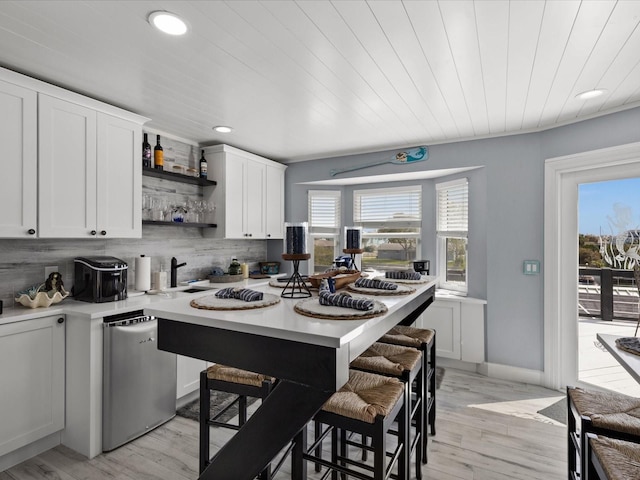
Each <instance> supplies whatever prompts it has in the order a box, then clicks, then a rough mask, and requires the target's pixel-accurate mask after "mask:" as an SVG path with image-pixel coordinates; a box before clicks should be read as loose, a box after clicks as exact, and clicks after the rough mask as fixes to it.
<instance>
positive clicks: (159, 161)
mask: <svg viewBox="0 0 640 480" xmlns="http://www.w3.org/2000/svg"><path fill="white" fill-rule="evenodd" d="M153 165H154V167H155V168H156V170H164V151H163V150H162V146H161V145H160V135H156V146H155V147H153Z"/></svg>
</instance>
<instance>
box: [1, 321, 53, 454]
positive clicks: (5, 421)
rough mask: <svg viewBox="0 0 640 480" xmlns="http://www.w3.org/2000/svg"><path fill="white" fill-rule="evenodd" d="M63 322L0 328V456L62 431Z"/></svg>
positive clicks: (32, 323)
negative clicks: (0, 391)
mask: <svg viewBox="0 0 640 480" xmlns="http://www.w3.org/2000/svg"><path fill="white" fill-rule="evenodd" d="M64 322H65V318H64V315H55V316H50V317H44V318H38V319H34V320H25V321H21V322H15V323H8V324H4V325H0V385H1V386H2V387H0V388H1V389H2V394H0V456H2V455H5V454H7V453H9V452H12V451H14V450H16V449H18V448H20V447H23V446H25V445H27V444H29V443H32V442H35V441H36V440H39V439H41V438H44V437H46V436H47V435H50V434H52V433H55V432H58V431H60V430H62V429H63V428H64V425H65V422H64V420H65V419H64V395H65V350H64V347H65V323H64Z"/></svg>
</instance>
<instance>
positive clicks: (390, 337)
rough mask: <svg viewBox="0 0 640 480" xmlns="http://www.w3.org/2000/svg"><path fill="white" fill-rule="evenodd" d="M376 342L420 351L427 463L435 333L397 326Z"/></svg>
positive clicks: (432, 421)
mask: <svg viewBox="0 0 640 480" xmlns="http://www.w3.org/2000/svg"><path fill="white" fill-rule="evenodd" d="M378 341H379V342H383V343H390V344H393V345H402V346H405V347H412V348H417V349H418V350H421V351H422V398H423V401H422V421H423V428H422V431H423V432H424V435H423V436H422V463H427V460H428V456H427V445H428V442H427V429H428V428H430V429H431V435H435V434H436V331H435V330H431V329H428V328H416V327H407V326H403V325H397V326H395V327H393V328H392V329H391V330H389V331H388V332H387V333H386V334H385V335H383V336H382V337H381V338H380V339H379V340H378Z"/></svg>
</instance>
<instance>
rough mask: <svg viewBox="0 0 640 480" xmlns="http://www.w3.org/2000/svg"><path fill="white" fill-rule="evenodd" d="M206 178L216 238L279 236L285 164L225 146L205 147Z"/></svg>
mask: <svg viewBox="0 0 640 480" xmlns="http://www.w3.org/2000/svg"><path fill="white" fill-rule="evenodd" d="M204 153H205V156H206V158H207V163H208V167H209V175H208V176H209V177H210V178H213V179H215V180H216V181H217V182H218V185H217V186H216V187H215V188H212V189H207V190H206V191H205V196H206V198H207V200H208V201H210V202H213V203H214V204H215V205H216V223H217V225H218V227H217V228H216V229H215V232H213V233H212V235H213V236H214V237H216V238H236V239H237V238H252V239H264V238H282V231H283V226H282V224H283V222H284V170H285V169H286V166H284V165H281V164H279V163H277V162H273V161H271V160H268V159H266V158H263V157H259V156H258V155H253V154H251V153H248V152H244V151H242V150H239V149H237V148H233V147H230V146H228V145H214V146H212V147H206V148H205V149H204Z"/></svg>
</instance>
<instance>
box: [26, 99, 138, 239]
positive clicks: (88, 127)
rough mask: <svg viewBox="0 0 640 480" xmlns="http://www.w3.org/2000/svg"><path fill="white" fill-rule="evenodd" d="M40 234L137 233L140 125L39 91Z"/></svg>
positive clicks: (129, 234)
mask: <svg viewBox="0 0 640 480" xmlns="http://www.w3.org/2000/svg"><path fill="white" fill-rule="evenodd" d="M38 101H39V117H38V125H39V143H38V150H39V165H40V176H39V182H38V183H39V193H40V196H39V214H40V229H39V236H40V237H56V238H83V237H84V238H87V237H92V236H97V237H110V238H114V237H120V238H124V237H140V236H141V232H142V218H141V208H140V207H141V205H140V202H141V194H142V171H141V168H140V165H139V164H138V162H136V159H137V155H136V154H137V152H138V148H137V146H139V145H141V144H142V128H141V126H140V125H138V124H135V123H133V122H129V121H126V120H122V119H119V118H116V117H112V116H110V115H107V114H104V113H101V112H96V111H95V110H93V109H91V108H87V107H84V106H81V105H76V104H75V103H71V102H67V101H65V100H61V99H58V98H53V97H50V96H47V95H43V94H40V95H39V100H38Z"/></svg>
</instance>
